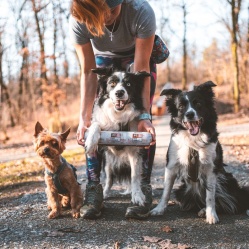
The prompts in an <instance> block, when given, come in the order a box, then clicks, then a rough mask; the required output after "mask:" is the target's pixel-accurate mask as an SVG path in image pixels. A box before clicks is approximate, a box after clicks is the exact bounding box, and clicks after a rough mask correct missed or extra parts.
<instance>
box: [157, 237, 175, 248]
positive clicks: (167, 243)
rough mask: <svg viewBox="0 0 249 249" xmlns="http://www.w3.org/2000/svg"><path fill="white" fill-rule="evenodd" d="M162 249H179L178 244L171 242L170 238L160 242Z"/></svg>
mask: <svg viewBox="0 0 249 249" xmlns="http://www.w3.org/2000/svg"><path fill="white" fill-rule="evenodd" d="M158 244H159V245H160V246H161V248H162V249H178V247H177V245H176V244H173V243H171V240H170V239H166V240H162V241H160V242H159V243H158Z"/></svg>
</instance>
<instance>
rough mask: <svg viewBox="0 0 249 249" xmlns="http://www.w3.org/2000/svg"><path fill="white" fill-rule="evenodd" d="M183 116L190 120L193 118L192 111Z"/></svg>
mask: <svg viewBox="0 0 249 249" xmlns="http://www.w3.org/2000/svg"><path fill="white" fill-rule="evenodd" d="M185 116H186V117H187V118H188V119H192V118H194V116H195V113H194V112H192V111H189V112H186V114H185Z"/></svg>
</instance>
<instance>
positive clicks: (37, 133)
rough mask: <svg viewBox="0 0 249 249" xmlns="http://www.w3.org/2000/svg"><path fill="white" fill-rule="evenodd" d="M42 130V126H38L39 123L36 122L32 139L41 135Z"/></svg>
mask: <svg viewBox="0 0 249 249" xmlns="http://www.w3.org/2000/svg"><path fill="white" fill-rule="evenodd" d="M43 130H44V128H43V127H42V125H41V124H40V122H39V121H37V122H36V124H35V134H34V137H37V136H38V135H39V133H41V132H42V131H43Z"/></svg>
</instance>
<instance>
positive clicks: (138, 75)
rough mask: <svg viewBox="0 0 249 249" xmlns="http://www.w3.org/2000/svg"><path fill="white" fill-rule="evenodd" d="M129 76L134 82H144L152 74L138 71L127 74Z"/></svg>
mask: <svg viewBox="0 0 249 249" xmlns="http://www.w3.org/2000/svg"><path fill="white" fill-rule="evenodd" d="M126 75H127V76H129V77H130V78H131V79H133V80H137V81H140V80H144V79H145V78H146V77H149V76H150V73H147V72H146V71H137V72H135V73H130V72H128V73H126Z"/></svg>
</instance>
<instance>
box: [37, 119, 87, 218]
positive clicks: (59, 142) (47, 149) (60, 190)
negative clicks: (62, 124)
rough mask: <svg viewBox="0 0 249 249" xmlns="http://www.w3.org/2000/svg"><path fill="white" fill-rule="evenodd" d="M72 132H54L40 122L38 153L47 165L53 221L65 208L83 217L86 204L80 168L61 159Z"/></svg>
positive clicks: (50, 216)
mask: <svg viewBox="0 0 249 249" xmlns="http://www.w3.org/2000/svg"><path fill="white" fill-rule="evenodd" d="M69 132H70V128H69V129H68V130H67V131H65V132H64V133H50V132H49V131H48V130H47V129H44V128H43V127H42V125H41V124H40V123H39V122H37V123H36V125H35V134H34V146H35V151H36V152H37V154H38V155H39V156H40V157H41V158H42V159H43V161H44V162H45V183H46V185H47V188H46V194H47V199H48V200H47V201H48V209H51V212H50V214H49V215H48V218H49V219H53V218H56V217H58V216H59V215H60V214H61V208H62V207H70V206H71V208H72V216H73V218H79V217H80V208H81V207H82V204H83V193H82V190H81V187H80V185H79V183H78V182H77V176H76V173H75V171H76V169H75V168H74V167H73V166H72V165H71V164H69V163H68V162H67V161H66V160H65V159H64V158H63V157H62V156H61V154H62V152H63V151H64V150H65V143H66V139H67V136H68V134H69Z"/></svg>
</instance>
